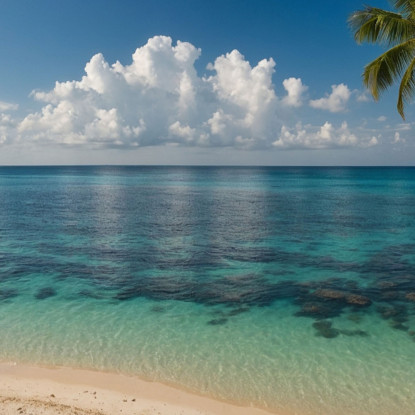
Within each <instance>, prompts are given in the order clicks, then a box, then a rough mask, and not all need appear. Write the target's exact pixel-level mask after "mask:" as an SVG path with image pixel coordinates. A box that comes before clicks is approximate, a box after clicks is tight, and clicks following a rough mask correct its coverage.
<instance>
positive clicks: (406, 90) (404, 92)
mask: <svg viewBox="0 0 415 415" xmlns="http://www.w3.org/2000/svg"><path fill="white" fill-rule="evenodd" d="M414 95H415V57H414V58H413V59H412V61H411V63H410V64H409V66H408V68H407V70H406V71H405V73H404V74H403V76H402V81H401V84H400V86H399V94H398V104H397V108H398V112H399V114H401V117H402V118H403V119H405V114H404V110H403V108H404V104H405V103H407V102H409V101H410V100H411V98H413V96H414Z"/></svg>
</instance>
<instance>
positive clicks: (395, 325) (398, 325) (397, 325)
mask: <svg viewBox="0 0 415 415" xmlns="http://www.w3.org/2000/svg"><path fill="white" fill-rule="evenodd" d="M389 325H390V326H391V327H392V328H393V329H396V330H402V331H408V330H409V327H408V326H405V324H402V323H400V322H399V321H394V320H392V321H390V322H389Z"/></svg>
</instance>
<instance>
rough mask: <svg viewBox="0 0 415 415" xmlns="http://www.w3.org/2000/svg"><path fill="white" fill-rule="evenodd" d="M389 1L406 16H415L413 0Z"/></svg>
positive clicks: (414, 1)
mask: <svg viewBox="0 0 415 415" xmlns="http://www.w3.org/2000/svg"><path fill="white" fill-rule="evenodd" d="M390 3H392V6H393V7H395V9H396V10H399V11H401V12H402V13H403V14H404V15H405V16H406V17H407V18H414V17H415V0H390Z"/></svg>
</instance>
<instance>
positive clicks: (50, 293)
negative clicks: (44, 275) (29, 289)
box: [35, 287, 56, 300]
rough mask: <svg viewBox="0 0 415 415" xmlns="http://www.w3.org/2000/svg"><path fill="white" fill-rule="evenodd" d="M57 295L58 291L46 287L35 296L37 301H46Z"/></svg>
mask: <svg viewBox="0 0 415 415" xmlns="http://www.w3.org/2000/svg"><path fill="white" fill-rule="evenodd" d="M55 295H56V291H55V289H54V288H52V287H45V288H41V289H40V290H39V291H38V292H37V293H36V295H35V298H36V299H37V300H44V299H46V298H49V297H53V296H55Z"/></svg>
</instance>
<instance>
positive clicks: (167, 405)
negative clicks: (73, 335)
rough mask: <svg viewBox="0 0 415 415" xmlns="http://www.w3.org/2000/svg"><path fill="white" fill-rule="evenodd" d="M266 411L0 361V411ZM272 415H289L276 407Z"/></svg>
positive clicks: (146, 414)
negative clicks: (276, 411)
mask: <svg viewBox="0 0 415 415" xmlns="http://www.w3.org/2000/svg"><path fill="white" fill-rule="evenodd" d="M11 413H13V414H14V413H20V414H34V415H52V414H56V413H61V414H62V415H86V414H89V415H114V414H116V413H123V414H131V415H133V414H134V415H153V414H154V415H179V414H180V415H225V414H226V415H270V414H274V415H275V414H276V413H275V412H271V411H267V410H264V409H260V408H256V407H246V406H238V405H236V404H233V403H228V402H223V401H220V400H216V399H213V398H210V397H205V396H202V395H198V394H195V393H191V392H188V391H186V390H183V389H180V388H177V387H173V386H169V385H165V384H163V383H159V382H150V381H146V380H142V379H140V378H139V377H136V376H128V375H123V374H117V373H108V372H100V371H93V370H86V369H73V368H68V367H44V366H34V365H33V366H32V365H27V364H20V363H14V362H1V363H0V415H3V414H4V415H5V414H11ZM277 415H289V412H284V413H283V412H278V414H277Z"/></svg>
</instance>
